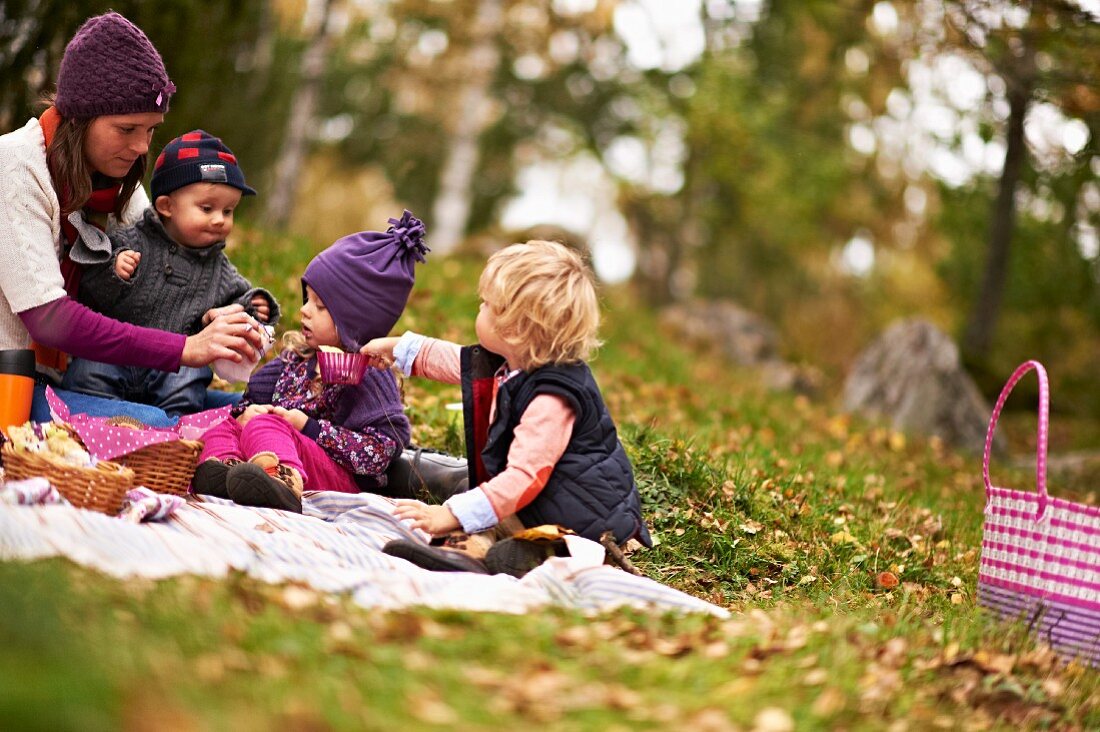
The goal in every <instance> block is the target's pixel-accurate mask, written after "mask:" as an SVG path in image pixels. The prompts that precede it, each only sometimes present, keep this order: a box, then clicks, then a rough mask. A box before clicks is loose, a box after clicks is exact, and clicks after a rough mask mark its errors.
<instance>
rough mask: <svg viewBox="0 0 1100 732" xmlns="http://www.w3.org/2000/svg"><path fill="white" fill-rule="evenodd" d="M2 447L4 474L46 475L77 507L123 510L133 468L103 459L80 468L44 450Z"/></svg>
mask: <svg viewBox="0 0 1100 732" xmlns="http://www.w3.org/2000/svg"><path fill="white" fill-rule="evenodd" d="M2 450H3V454H4V475H5V477H8V478H12V479H15V480H24V479H26V478H34V477H37V476H41V477H43V478H46V479H47V480H48V481H50V484H51V485H53V487H55V488H57V490H58V491H59V492H60V493H61V495H63V496H65V498H66V500H68V501H69V503H71V504H73V505H74V506H76V507H77V508H89V509H91V510H93V511H99V512H100V513H106V514H109V515H112V516H113V515H115V514H117V513H118V512H119V511H120V510H122V500H123V498H125V497H126V491H128V490H130V488H131V487H133V484H134V471H132V470H130V469H129V468H124V467H123V466H121V465H118V464H117V463H112V462H107V461H104V462H100V463H98V464H96V466H95V467H92V468H81V467H78V466H76V465H69V464H67V463H63V462H61V461H60V460H58V459H56V458H54V457H53V456H51V455H47V454H44V453H39V452H24V451H21V450H15V449H14V448H12V446H11V445H4V446H3V448H2Z"/></svg>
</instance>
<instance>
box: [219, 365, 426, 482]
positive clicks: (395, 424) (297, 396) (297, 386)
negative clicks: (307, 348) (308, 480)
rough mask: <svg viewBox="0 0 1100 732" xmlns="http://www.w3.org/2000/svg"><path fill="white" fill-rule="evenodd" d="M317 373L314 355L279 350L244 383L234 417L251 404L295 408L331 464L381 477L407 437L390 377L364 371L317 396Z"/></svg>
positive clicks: (305, 431) (306, 431) (394, 383)
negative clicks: (354, 379)
mask: <svg viewBox="0 0 1100 732" xmlns="http://www.w3.org/2000/svg"><path fill="white" fill-rule="evenodd" d="M316 373H317V357H316V356H310V357H309V358H303V357H302V356H299V355H298V354H296V353H294V352H293V351H283V353H281V354H280V355H279V356H278V357H276V358H273V359H271V361H269V362H268V363H266V364H265V365H264V366H263V367H262V368H260V370H259V371H257V372H256V373H254V374H253V375H252V378H251V379H249V380H248V389H247V390H246V391H245V393H244V398H243V399H242V400H241V401H240V402H239V403H238V404H237V406H235V407H234V408H233V416H238V415H239V414H241V413H242V412H244V410H245V409H247V408H248V406H249V405H250V404H274V405H275V406H277V407H283V408H284V409H300V410H302V411H303V412H305V413H306V415H307V416H308V417H309V420H308V421H307V422H306V426H305V427H304V428H303V429H302V434H303V435H305V436H306V437H309V438H310V439H312V440H314V441H315V442H316V443H317V444H318V445H320V446H321V448H322V449H323V450H324V451H325V452H326V453H328V455H329V457H331V458H332V459H333V461H335V462H336V463H337V464H339V465H341V466H342V467H344V468H346V469H347V470H348V471H350V472H351V473H352V474H353V475H355V476H381V475H382V474H383V473H385V472H386V468H387V467H389V464H390V460H392V459H393V457H394V455H396V454H397V453H399V452H400V451H401V450H402V449H404V448H405V447H406V446H407V445H408V444H409V439H410V437H411V429H410V427H409V419H408V417H406V416H405V410H404V407H403V405H402V403H401V393H400V392H399V391H398V388H397V381H396V380H395V379H394V376H393V374H392V373H390V372H389V371H378V370H376V369H367V371H366V373H365V374H363V380H362V381H361V382H360V383H359V384H356V385H353V386H345V385H342V384H325V385H324V386H323V387H322V389H321V391H320V393H317V392H315V391H314V389H313V383H314V379H313V377H314V374H316Z"/></svg>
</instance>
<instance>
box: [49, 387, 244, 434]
mask: <svg viewBox="0 0 1100 732" xmlns="http://www.w3.org/2000/svg"><path fill="white" fill-rule="evenodd" d="M46 386H47V385H46V384H45V383H40V384H36V385H35V387H34V401H33V402H32V403H31V421H33V422H49V421H50V405H49V404H47V403H46ZM54 392H55V393H56V394H57V396H59V397H61V400H62V401H63V402H65V404H66V405H67V406H68V407H69V410H70V411H71V412H72V413H73V414H88V415H91V416H93V417H117V416H119V415H125V416H127V417H133V418H134V419H138V420H141V421H142V422H143V423H144V424H147V425H149V426H150V427H171V426H172V425H174V424H175V423H176V422H177V421H178V417H169V416H168V415H167V414H165V413H164V410H162V409H159V408H157V407H151V406H149V405H148V404H137V403H135V402H125V401H121V400H118V399H105V398H103V397H98V396H90V395H88V394H80V393H78V392H75V391H68V390H66V389H57V388H55V389H54ZM242 396H244V395H243V394H241V393H239V392H231V391H214V390H210V391H207V392H206V397H205V399H204V400H203V405H202V408H203V409H214V408H216V407H223V406H225V405H226V404H236V403H237V402H238V401H240V399H241V397H242Z"/></svg>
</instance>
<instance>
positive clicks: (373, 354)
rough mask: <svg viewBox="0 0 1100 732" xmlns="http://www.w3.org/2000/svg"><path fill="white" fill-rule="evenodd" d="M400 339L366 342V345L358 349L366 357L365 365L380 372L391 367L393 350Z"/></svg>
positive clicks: (391, 338) (376, 339) (392, 338)
mask: <svg viewBox="0 0 1100 732" xmlns="http://www.w3.org/2000/svg"><path fill="white" fill-rule="evenodd" d="M399 340H401V339H400V338H394V337H392V336H391V337H389V338H374V339H372V340H370V341H367V345H365V346H363V347H362V348H360V349H359V353H362V354H363V355H364V356H366V357H367V365H368V366H370V367H371V368H375V369H379V370H381V371H386V370H388V369H389V368H390V367H391V366H393V349H394V348H396V347H397V342H398V341H399Z"/></svg>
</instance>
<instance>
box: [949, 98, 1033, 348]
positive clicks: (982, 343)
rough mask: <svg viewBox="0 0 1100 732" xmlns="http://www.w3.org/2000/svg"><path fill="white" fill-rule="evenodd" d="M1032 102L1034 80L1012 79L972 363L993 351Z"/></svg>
mask: <svg viewBox="0 0 1100 732" xmlns="http://www.w3.org/2000/svg"><path fill="white" fill-rule="evenodd" d="M1030 102H1031V86H1030V84H1012V83H1011V82H1010V83H1009V94H1008V103H1009V109H1010V111H1009V116H1008V132H1007V141H1006V149H1005V163H1004V167H1003V168H1002V170H1001V180H1000V185H999V188H998V191H997V200H996V201H995V202H994V204H993V218H992V221H991V222H990V226H989V251H988V254H987V259H986V264H985V272H984V273H983V274H982V284H981V290H980V291H979V294H978V299H977V301H976V302H975V303H974V309H973V310H972V311H971V314H970V322H969V323H968V324H967V327H966V334H965V335H964V337H963V342H962V350H963V353H964V354H965V360H966V361H967V362H969V363H981V362H983V361H985V360H986V358H987V357H988V355H989V349H990V346H991V345H992V343H993V333H994V331H995V330H996V328H997V319H998V317H999V316H1000V313H1001V301H1002V300H1003V298H1004V290H1005V283H1006V281H1007V280H1008V261H1009V253H1010V251H1011V248H1012V234H1013V231H1014V230H1015V228H1016V185H1017V183H1019V181H1020V170H1021V168H1022V167H1023V164H1024V161H1025V159H1026V158H1027V142H1026V141H1025V139H1024V118H1025V117H1026V116H1027V110H1028V106H1029V104H1030Z"/></svg>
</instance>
